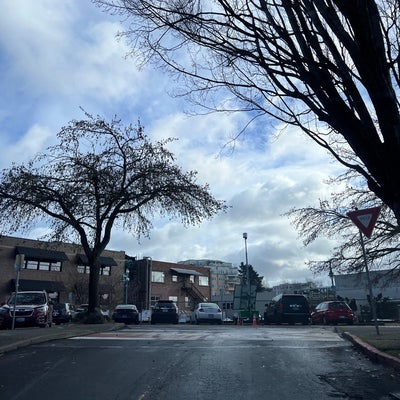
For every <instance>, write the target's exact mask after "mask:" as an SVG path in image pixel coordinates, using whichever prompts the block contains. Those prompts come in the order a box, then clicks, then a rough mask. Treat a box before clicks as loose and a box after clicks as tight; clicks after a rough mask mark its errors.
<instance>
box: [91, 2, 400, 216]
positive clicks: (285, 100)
mask: <svg viewBox="0 0 400 400" xmlns="http://www.w3.org/2000/svg"><path fill="white" fill-rule="evenodd" d="M94 2H95V3H97V4H98V5H101V6H103V7H105V8H106V10H108V11H109V12H112V13H116V14H121V15H122V16H123V17H124V22H125V23H127V24H129V23H130V25H127V28H126V31H125V32H124V33H123V34H122V35H124V36H126V37H127V38H128V39H129V40H130V43H131V46H132V48H133V50H134V51H135V50H136V52H135V56H136V57H138V58H139V57H140V56H142V58H141V60H142V61H143V62H146V61H148V60H150V59H151V60H154V61H156V62H158V63H159V65H162V66H163V67H166V68H168V69H169V70H171V71H173V72H175V73H178V74H180V75H182V76H183V77H185V78H186V83H187V91H186V92H181V93H180V94H182V95H185V94H186V95H188V96H189V97H191V98H192V100H194V101H195V102H196V103H198V104H201V105H203V106H204V107H206V109H209V110H231V111H234V110H236V111H237V110H242V111H246V112H248V113H249V115H250V118H256V117H260V116H265V115H267V116H269V115H272V116H274V117H276V118H277V119H278V120H279V121H282V122H284V123H287V124H292V125H295V126H297V127H299V128H301V129H302V130H303V131H304V132H305V133H306V134H307V135H308V136H310V137H311V138H312V139H313V140H314V141H315V142H316V143H317V144H318V145H320V146H322V147H324V148H325V149H327V151H329V152H330V153H331V154H332V155H333V156H334V157H335V158H336V159H337V160H338V161H339V162H341V163H342V164H344V165H345V166H347V167H348V168H352V169H354V170H355V171H357V172H358V173H359V174H361V175H362V176H363V177H364V178H365V179H366V181H367V183H368V187H369V188H370V190H372V191H373V192H374V193H375V194H376V196H377V197H378V198H380V199H381V200H382V201H383V202H384V203H385V204H386V205H387V206H388V207H389V208H390V209H391V210H392V211H393V213H394V215H395V217H396V220H397V223H398V224H399V223H400V169H399V168H398V160H399V156H400V113H399V102H398V96H397V95H398V87H399V83H400V82H399V72H400V71H399V66H400V63H399V43H400V41H399V32H400V31H399V29H400V20H399V14H400V9H399V3H398V0H357V1H355V0H354V1H349V0H238V1H232V0H208V1H202V0H185V1H182V0H168V1H165V0H151V1H148V0H94ZM221 90H225V91H226V92H228V93H230V94H232V95H233V96H232V98H231V99H228V98H225V101H221V97H219V98H218V97H213V94H216V93H219V94H221ZM226 92H225V93H226ZM341 149H346V150H347V152H346V156H345V155H344V153H343V152H342V151H341Z"/></svg>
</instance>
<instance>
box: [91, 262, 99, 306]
mask: <svg viewBox="0 0 400 400" xmlns="http://www.w3.org/2000/svg"><path fill="white" fill-rule="evenodd" d="M99 276H100V265H99V264H97V263H96V264H94V265H90V274H89V309H88V312H89V313H93V312H95V310H96V307H97V306H98V301H99Z"/></svg>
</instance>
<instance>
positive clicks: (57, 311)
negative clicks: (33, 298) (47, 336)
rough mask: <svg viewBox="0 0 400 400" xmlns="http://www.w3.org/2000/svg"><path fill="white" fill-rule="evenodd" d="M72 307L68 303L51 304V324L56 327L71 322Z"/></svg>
mask: <svg viewBox="0 0 400 400" xmlns="http://www.w3.org/2000/svg"><path fill="white" fill-rule="evenodd" d="M72 312H73V306H72V305H71V304H70V303H55V304H53V322H54V323H55V324H56V325H60V324H62V323H69V322H71V321H72Z"/></svg>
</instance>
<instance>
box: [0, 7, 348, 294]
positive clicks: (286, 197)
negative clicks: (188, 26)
mask: <svg viewBox="0 0 400 400" xmlns="http://www.w3.org/2000/svg"><path fill="white" fill-rule="evenodd" d="M1 6H2V12H1V13H0V90H1V93H2V95H1V97H0V140H1V144H2V146H1V153H2V154H1V155H2V156H1V157H0V168H7V167H9V166H11V163H12V162H17V163H18V162H24V161H25V160H28V159H29V158H31V157H33V156H34V155H35V154H36V153H37V152H39V151H43V150H45V148H46V147H47V146H48V145H49V144H53V143H55V140H56V134H57V132H58V131H60V129H61V127H62V126H64V125H66V124H67V123H68V122H69V121H71V120H73V119H83V118H84V117H85V116H84V114H83V111H82V109H81V108H83V109H84V110H85V111H87V112H88V113H90V114H92V115H101V116H103V117H105V118H107V119H111V118H112V117H113V116H115V115H116V116H118V117H119V118H121V119H122V121H123V122H124V123H126V124H129V123H131V122H132V123H136V122H137V121H138V120H140V121H141V124H142V125H143V126H144V129H145V133H146V134H147V135H148V136H149V137H150V138H151V139H154V140H159V139H163V138H169V137H173V138H177V139H178V140H177V141H175V142H174V143H172V144H171V145H170V146H168V148H169V149H170V150H171V151H172V152H173V153H174V155H175V156H176V162H177V163H179V165H181V166H182V168H183V169H185V170H195V171H197V172H198V177H197V179H198V183H199V184H205V183H208V184H209V185H210V190H211V192H212V194H213V195H214V197H216V198H217V199H220V200H225V201H226V204H227V205H228V206H229V210H228V212H227V213H224V214H219V215H217V216H216V217H214V218H213V219H211V220H207V221H204V222H203V223H201V224H200V225H199V226H195V227H184V226H182V225H181V224H180V222H179V221H176V220H175V221H174V220H173V221H170V220H168V219H162V220H154V221H153V229H152V230H151V232H150V238H148V239H147V238H142V239H141V240H140V242H138V240H137V238H135V237H134V236H133V235H132V234H130V233H128V232H124V231H120V230H115V231H113V235H112V239H111V242H110V245H109V246H108V249H112V250H123V251H125V252H126V253H127V254H129V255H130V256H137V257H138V258H142V257H151V258H152V259H153V260H159V261H167V262H178V261H182V260H188V259H212V260H220V261H224V262H230V263H232V264H233V265H234V266H239V265H240V263H241V262H245V241H244V239H243V233H244V232H246V233H247V235H248V238H247V243H246V244H247V255H248V262H249V264H251V265H252V266H253V268H254V269H255V271H257V272H258V274H259V275H260V276H263V277H264V284H265V285H266V286H268V287H272V286H274V285H277V284H280V283H286V282H306V281H308V280H314V281H316V282H317V283H319V284H326V285H328V284H329V283H328V277H326V276H321V275H314V274H313V273H312V272H311V271H309V270H308V268H307V266H306V262H307V261H308V260H314V261H317V260H324V259H326V258H327V257H329V253H330V251H331V249H332V247H333V245H334V242H333V241H332V240H329V239H328V238H320V239H318V240H317V241H315V242H314V243H313V244H311V245H309V246H307V247H304V246H303V242H302V240H301V238H299V237H298V233H297V232H296V230H295V229H294V227H293V226H292V225H291V221H290V220H289V219H288V218H287V217H286V216H284V215H283V214H284V213H285V212H287V211H289V210H290V209H291V208H293V207H296V208H299V207H305V206H316V207H317V206H318V204H319V199H324V198H328V197H327V196H329V193H330V192H331V190H330V188H329V187H328V185H326V183H325V182H326V180H327V179H328V178H329V177H332V176H335V175H337V174H338V173H339V172H340V171H341V170H342V168H341V166H340V165H338V164H337V163H335V162H334V161H333V160H332V159H331V158H330V157H329V155H328V154H327V153H326V152H325V151H324V150H323V149H321V148H319V147H318V146H317V145H316V144H314V143H313V142H311V140H309V139H308V138H306V137H305V136H304V135H303V134H301V133H300V132H298V131H296V129H294V128H291V129H288V130H286V131H284V132H283V133H281V130H280V127H279V125H278V124H277V123H276V122H273V121H271V120H270V119H267V118H265V120H259V121H258V123H257V126H256V128H253V129H251V130H249V132H247V133H246V134H244V135H242V136H241V137H240V138H239V139H238V140H237V141H236V142H235V144H234V146H232V145H231V144H230V140H231V138H232V137H233V136H235V135H236V134H237V132H239V131H240V129H241V128H242V126H243V121H244V116H243V115H240V114H235V115H231V114H218V115H217V114H210V115H196V116H189V115H188V114H187V113H185V110H186V109H187V108H189V107H187V104H186V103H185V100H184V99H182V98H178V99H177V98H173V97H171V96H170V95H169V93H170V92H171V91H173V89H174V87H175V85H176V82H174V81H173V80H172V79H171V77H169V76H168V75H167V74H165V72H163V71H161V70H158V69H156V68H155V67H154V66H150V65H148V66H145V67H144V68H141V69H139V68H138V67H137V63H136V62H135V60H134V59H133V58H132V56H130V55H129V53H130V48H129V46H128V44H127V43H126V42H125V41H124V40H120V39H117V37H116V35H117V33H118V32H120V31H123V30H124V25H123V23H124V22H123V21H120V19H119V18H118V17H115V16H112V15H109V14H107V13H105V12H103V11H102V10H100V9H99V8H97V7H96V6H95V5H94V4H93V3H91V2H90V0H35V1H32V0H13V1H7V0H2V1H1ZM41 229H45V227H42V228H38V229H37V230H34V231H32V232H30V234H29V237H30V238H33V239H37V238H38V237H39V236H40V235H41V233H42V232H41Z"/></svg>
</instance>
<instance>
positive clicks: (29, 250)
mask: <svg viewBox="0 0 400 400" xmlns="http://www.w3.org/2000/svg"><path fill="white" fill-rule="evenodd" d="M17 254H23V255H24V256H25V261H24V263H23V266H22V269H21V270H20V273H19V290H20V291H22V290H45V291H47V292H48V293H49V296H50V298H51V299H53V301H56V302H65V303H72V304H81V303H87V302H88V279H89V266H88V265H87V264H88V263H87V258H86V256H85V255H84V253H83V250H82V247H81V246H79V245H76V244H71V243H61V242H45V241H40V240H32V239H24V238H17V237H10V236H0V271H1V272H0V300H1V301H2V302H5V301H6V300H7V299H8V297H9V296H10V294H11V292H13V291H15V286H16V285H15V284H16V279H17V272H16V270H15V259H16V255H17ZM100 262H101V268H100V277H99V304H100V305H102V306H104V307H112V306H114V305H115V304H117V303H119V302H121V301H122V298H123V285H122V283H121V276H122V274H123V271H124V262H125V252H123V251H111V250H110V251H109V250H105V251H104V252H103V253H102V256H101V257H100Z"/></svg>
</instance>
